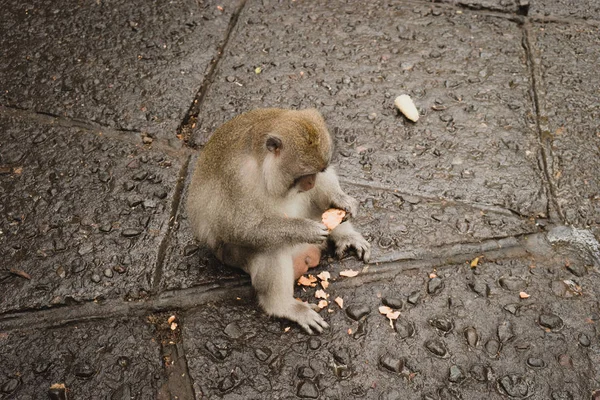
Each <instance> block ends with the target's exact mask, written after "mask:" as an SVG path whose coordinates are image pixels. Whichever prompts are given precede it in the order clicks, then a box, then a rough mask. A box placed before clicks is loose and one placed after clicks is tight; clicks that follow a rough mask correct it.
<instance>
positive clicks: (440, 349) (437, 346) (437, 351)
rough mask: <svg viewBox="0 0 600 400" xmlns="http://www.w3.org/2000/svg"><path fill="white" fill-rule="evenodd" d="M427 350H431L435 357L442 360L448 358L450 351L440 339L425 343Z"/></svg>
mask: <svg viewBox="0 0 600 400" xmlns="http://www.w3.org/2000/svg"><path fill="white" fill-rule="evenodd" d="M425 348H426V349H427V350H429V351H430V352H431V353H432V354H433V355H434V356H437V357H440V358H446V357H448V350H447V349H446V345H445V344H444V342H442V341H441V340H439V339H433V340H428V341H427V342H425Z"/></svg>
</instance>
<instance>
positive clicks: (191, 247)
mask: <svg viewBox="0 0 600 400" xmlns="http://www.w3.org/2000/svg"><path fill="white" fill-rule="evenodd" d="M199 249H200V247H199V246H197V245H195V244H188V245H187V246H185V247H184V248H183V255H184V256H186V257H188V256H191V255H192V254H194V253H196V252H197V251H198V250H199Z"/></svg>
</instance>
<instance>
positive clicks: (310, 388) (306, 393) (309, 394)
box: [296, 381, 319, 399]
mask: <svg viewBox="0 0 600 400" xmlns="http://www.w3.org/2000/svg"><path fill="white" fill-rule="evenodd" d="M296 395H297V396H298V397H300V398H302V399H316V398H318V397H319V389H317V386H316V385H315V384H314V383H313V382H311V381H302V382H300V384H299V385H298V391H297V392H296Z"/></svg>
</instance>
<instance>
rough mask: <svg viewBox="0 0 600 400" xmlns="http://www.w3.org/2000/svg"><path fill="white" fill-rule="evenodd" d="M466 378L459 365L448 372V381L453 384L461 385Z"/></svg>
mask: <svg viewBox="0 0 600 400" xmlns="http://www.w3.org/2000/svg"><path fill="white" fill-rule="evenodd" d="M465 378H466V376H465V374H464V372H463V371H462V369H461V368H460V367H459V366H458V365H452V366H451V367H450V371H449V372H448V380H449V381H450V382H452V383H460V382H462V381H464V380H465Z"/></svg>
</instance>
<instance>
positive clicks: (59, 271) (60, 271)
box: [56, 265, 67, 279]
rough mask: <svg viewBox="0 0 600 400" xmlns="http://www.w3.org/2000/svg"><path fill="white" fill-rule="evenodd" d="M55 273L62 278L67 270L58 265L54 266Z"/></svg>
mask: <svg viewBox="0 0 600 400" xmlns="http://www.w3.org/2000/svg"><path fill="white" fill-rule="evenodd" d="M56 275H58V276H59V277H60V278H61V279H64V278H65V277H66V276H67V272H66V271H65V269H64V268H63V267H62V265H59V266H58V268H56Z"/></svg>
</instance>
